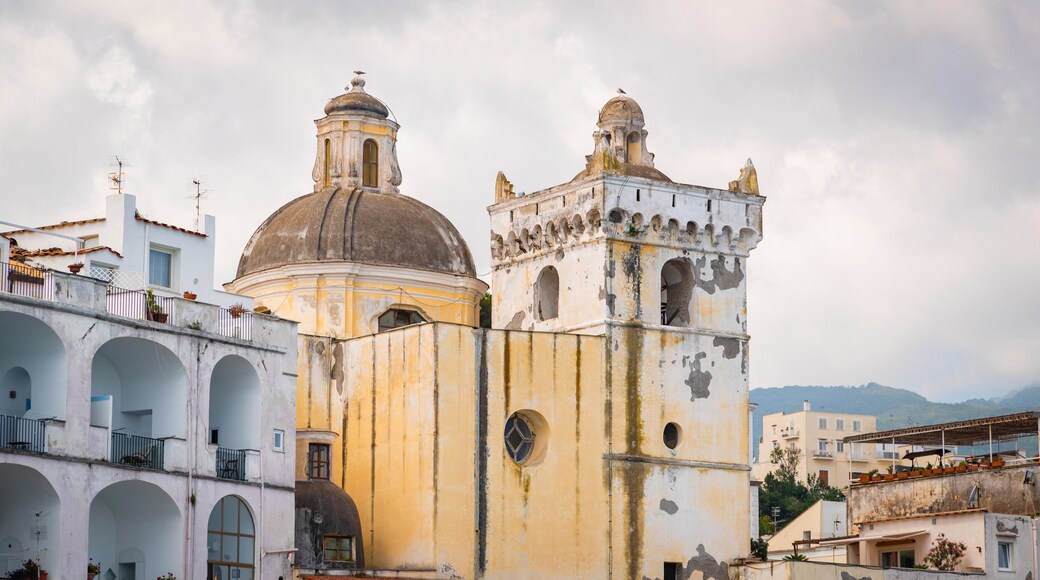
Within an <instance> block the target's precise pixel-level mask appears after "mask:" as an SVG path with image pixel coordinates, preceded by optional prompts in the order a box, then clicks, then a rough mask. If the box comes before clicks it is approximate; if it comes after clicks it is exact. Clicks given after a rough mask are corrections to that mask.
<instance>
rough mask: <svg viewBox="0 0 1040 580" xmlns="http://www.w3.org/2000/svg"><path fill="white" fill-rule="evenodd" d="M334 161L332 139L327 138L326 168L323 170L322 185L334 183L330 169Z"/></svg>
mask: <svg viewBox="0 0 1040 580" xmlns="http://www.w3.org/2000/svg"><path fill="white" fill-rule="evenodd" d="M330 163H332V141H329V140H328V139H326V140H325V169H324V170H323V171H322V180H321V181H322V185H323V187H328V186H330V185H332V173H331V172H330V171H329V164H330Z"/></svg>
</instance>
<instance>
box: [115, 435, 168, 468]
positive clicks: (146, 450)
mask: <svg viewBox="0 0 1040 580" xmlns="http://www.w3.org/2000/svg"><path fill="white" fill-rule="evenodd" d="M164 444H165V441H164V440H163V439H153V438H151V437H142V436H140V435H128V434H126V433H113V434H112V451H111V453H110V455H109V459H110V460H111V462H112V463H120V464H122V465H129V466H132V467H144V468H147V469H162V468H163V452H164V451H165V449H164V447H165V445H164Z"/></svg>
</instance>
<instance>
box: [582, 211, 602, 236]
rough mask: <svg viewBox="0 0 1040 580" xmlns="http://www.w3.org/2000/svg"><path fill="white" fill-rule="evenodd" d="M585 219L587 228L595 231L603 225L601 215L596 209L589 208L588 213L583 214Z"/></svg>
mask: <svg viewBox="0 0 1040 580" xmlns="http://www.w3.org/2000/svg"><path fill="white" fill-rule="evenodd" d="M585 221H586V222H588V224H589V229H591V230H592V231H596V230H598V229H600V228H601V227H603V217H602V216H600V215H599V210H598V209H590V210H589V213H587V214H585Z"/></svg>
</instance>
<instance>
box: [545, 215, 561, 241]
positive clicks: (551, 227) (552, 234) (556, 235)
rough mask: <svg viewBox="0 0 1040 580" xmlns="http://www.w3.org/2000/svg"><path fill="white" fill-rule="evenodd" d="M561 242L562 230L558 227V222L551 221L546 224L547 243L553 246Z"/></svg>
mask: <svg viewBox="0 0 1040 580" xmlns="http://www.w3.org/2000/svg"><path fill="white" fill-rule="evenodd" d="M559 243H560V232H559V230H557V229H556V222H553V221H550V222H548V223H546V224H545V245H546V247H552V246H555V245H556V244H559Z"/></svg>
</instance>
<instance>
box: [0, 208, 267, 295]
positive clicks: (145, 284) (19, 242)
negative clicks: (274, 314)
mask: <svg viewBox="0 0 1040 580" xmlns="http://www.w3.org/2000/svg"><path fill="white" fill-rule="evenodd" d="M202 222H203V228H202V231H201V232H197V231H193V230H190V229H186V228H181V227H178V226H174V225H170V224H165V223H162V222H158V221H155V220H150V219H146V218H145V217H143V216H142V215H141V213H140V212H139V211H138V209H137V199H136V198H135V197H134V196H132V195H130V194H125V193H124V194H113V195H110V196H108V197H107V198H106V199H105V216H104V217H97V218H90V219H84V220H77V221H64V222H61V223H58V224H53V225H46V226H41V227H38V228H30V229H16V230H8V231H4V232H3V233H2V236H4V237H6V238H8V239H9V240H11V241H10V244H11V248H10V252H11V255H12V256H16V257H19V258H24V259H27V260H28V261H30V262H32V263H34V264H36V265H39V266H42V267H44V268H50V269H53V270H63V271H66V270H67V269H68V267H69V266H70V265H72V264H83V268H82V270H80V274H81V275H85V276H91V277H94V278H98V279H100V280H104V281H106V282H110V283H111V284H112V286H115V287H118V288H122V289H125V290H142V289H148V288H150V289H152V290H153V292H154V293H155V294H157V295H159V296H181V295H182V294H183V293H184V292H191V293H192V294H196V295H197V296H198V299H199V300H200V301H202V302H206V303H209V304H217V305H219V306H230V305H232V304H235V303H241V304H243V305H244V306H245V307H246V309H247V310H252V299H251V298H248V297H245V296H236V295H234V294H229V293H227V292H223V291H221V290H215V289H214V286H215V284H214V280H213V256H214V250H215V248H216V219H215V218H214V217H213V216H211V215H207V216H203V219H202ZM70 238H78V239H79V240H82V241H81V242H78V241H75V240H73V239H70Z"/></svg>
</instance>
